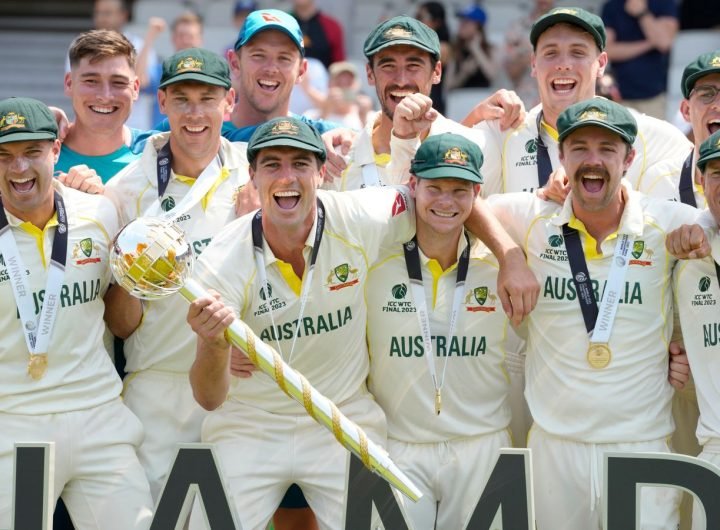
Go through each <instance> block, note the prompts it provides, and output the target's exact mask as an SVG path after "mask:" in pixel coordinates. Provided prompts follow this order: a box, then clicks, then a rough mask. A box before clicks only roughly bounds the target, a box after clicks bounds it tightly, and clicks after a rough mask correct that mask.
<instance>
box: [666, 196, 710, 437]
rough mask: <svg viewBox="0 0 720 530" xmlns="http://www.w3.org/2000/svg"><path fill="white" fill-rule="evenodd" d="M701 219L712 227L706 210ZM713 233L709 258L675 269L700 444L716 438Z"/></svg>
mask: <svg viewBox="0 0 720 530" xmlns="http://www.w3.org/2000/svg"><path fill="white" fill-rule="evenodd" d="M701 216H702V218H703V221H706V222H709V223H711V224H712V225H715V221H714V219H713V218H712V215H711V214H710V211H709V210H704V211H703V212H702V214H701ZM713 232H714V238H713V240H712V246H713V255H712V256H708V257H707V258H705V259H701V260H694V259H693V260H682V261H680V262H679V263H678V264H677V266H676V267H675V300H676V303H677V308H678V313H679V315H680V324H681V326H682V334H683V341H684V342H685V350H686V351H687V354H688V358H689V360H690V368H691V369H692V373H693V378H694V379H695V388H696V391H697V397H698V405H699V407H700V421H699V422H698V426H697V437H698V441H699V442H700V443H701V444H705V443H706V442H707V441H708V440H709V439H710V438H720V409H719V408H718V403H720V284H719V280H718V275H717V272H716V270H715V263H714V260H718V259H720V236H719V235H718V233H717V227H716V228H715V229H714V231H713Z"/></svg>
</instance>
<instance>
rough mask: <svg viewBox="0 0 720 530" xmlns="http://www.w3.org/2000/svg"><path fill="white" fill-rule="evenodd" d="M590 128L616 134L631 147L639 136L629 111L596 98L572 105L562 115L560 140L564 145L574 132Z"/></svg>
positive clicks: (606, 100)
mask: <svg viewBox="0 0 720 530" xmlns="http://www.w3.org/2000/svg"><path fill="white" fill-rule="evenodd" d="M588 126H595V127H602V128H603V129H607V130H608V131H610V132H614V133H615V134H617V135H618V136H620V138H622V139H623V140H625V141H626V142H627V143H628V144H630V145H632V144H633V143H635V137H636V136H637V122H636V121H635V118H633V115H632V114H630V111H629V110H627V109H626V108H625V107H623V106H622V105H620V104H619V103H615V102H614V101H610V100H609V99H605V98H602V97H595V98H592V99H587V100H585V101H580V102H579V103H575V104H573V105H570V106H569V107H568V108H566V109H565V110H564V111H562V112H561V113H560V116H559V117H558V120H557V130H558V133H559V135H558V140H559V141H560V142H561V143H562V141H563V140H564V139H565V138H567V137H568V135H570V133H572V132H573V131H575V130H577V129H580V128H581V127H588Z"/></svg>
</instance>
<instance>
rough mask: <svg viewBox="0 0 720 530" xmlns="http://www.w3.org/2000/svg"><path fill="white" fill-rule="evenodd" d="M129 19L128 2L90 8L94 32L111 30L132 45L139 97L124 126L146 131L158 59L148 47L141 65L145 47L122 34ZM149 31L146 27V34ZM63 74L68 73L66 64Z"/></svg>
mask: <svg viewBox="0 0 720 530" xmlns="http://www.w3.org/2000/svg"><path fill="white" fill-rule="evenodd" d="M129 19H130V6H129V3H128V2H127V0H95V4H94V5H93V25H94V26H95V29H111V30H115V31H117V32H119V33H122V34H124V35H125V36H126V37H127V39H128V40H129V41H130V42H132V44H133V46H135V50H136V51H137V53H138V66H137V69H136V71H137V75H138V79H139V80H140V89H141V92H140V97H139V98H138V100H137V101H136V102H135V105H134V106H133V111H132V113H131V114H130V118H129V119H128V122H127V125H128V126H129V127H133V128H136V129H149V128H150V125H151V123H150V120H151V117H152V105H153V102H154V101H155V91H154V90H152V88H151V87H150V84H151V78H152V73H153V72H154V71H155V69H156V68H157V64H158V58H157V54H156V53H155V52H154V51H153V49H152V46H151V45H150V44H148V46H149V48H148V50H147V52H146V53H147V59H146V60H145V62H143V63H141V62H140V56H141V55H142V53H143V48H144V45H145V42H144V40H143V39H142V37H140V36H138V35H135V34H133V33H129V32H127V31H125V26H126V25H127V23H128V21H129ZM151 30H152V28H151V27H148V32H150V31H151ZM65 70H66V71H68V72H69V71H70V64H69V63H68V64H67V66H66V68H65Z"/></svg>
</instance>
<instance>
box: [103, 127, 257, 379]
mask: <svg viewBox="0 0 720 530" xmlns="http://www.w3.org/2000/svg"><path fill="white" fill-rule="evenodd" d="M169 136H170V133H162V134H159V135H156V136H153V137H152V138H151V139H150V140H149V141H148V142H147V144H146V146H145V150H144V151H143V154H142V156H141V157H140V158H139V159H138V160H136V161H135V162H133V163H132V164H130V165H128V166H127V167H126V168H125V169H124V170H122V171H121V172H119V173H118V174H117V175H115V176H114V177H113V178H112V179H110V181H109V182H108V183H107V185H106V188H105V189H106V191H105V193H106V195H107V196H108V197H110V198H111V199H112V200H113V202H115V204H116V205H117V207H118V210H119V212H120V217H121V219H122V221H123V223H127V222H129V221H131V220H133V219H135V218H137V217H140V216H142V215H145V214H146V212H147V211H148V209H149V208H151V207H152V208H155V209H156V207H157V202H158V187H157V186H158V183H157V156H158V151H159V150H160V148H162V146H163V145H165V144H166V143H167V142H168V140H169ZM246 148H247V144H246V143H239V142H229V141H227V140H226V139H224V138H221V152H222V154H223V159H224V167H223V170H222V172H221V174H220V175H218V176H217V180H216V181H215V183H214V184H213V186H212V188H210V191H208V193H207V194H206V195H205V197H203V199H202V200H201V201H200V202H199V203H197V204H195V205H194V206H193V207H192V208H191V209H190V210H188V211H187V212H185V213H184V214H182V215H181V216H180V218H179V219H178V223H179V225H180V228H182V229H183V230H184V231H185V235H186V237H187V240H188V242H189V243H190V245H191V246H192V248H193V251H194V252H195V255H196V256H199V255H200V253H202V251H203V250H204V249H205V248H206V247H207V246H208V245H209V244H210V241H211V240H212V238H213V236H214V235H215V234H217V233H218V232H219V231H220V229H221V228H222V227H224V226H225V225H226V224H228V223H229V222H230V221H232V220H234V219H235V196H236V194H237V191H238V189H239V188H240V187H242V186H243V185H245V184H246V183H247V182H248V180H249V176H248V162H247V157H246V155H245V152H246ZM193 185H195V179H192V178H188V177H184V176H179V175H176V174H175V173H174V172H171V178H170V182H169V183H168V186H167V189H166V190H165V193H164V195H163V198H162V201H161V202H160V208H159V209H157V211H160V210H162V211H168V210H171V209H172V208H173V207H175V206H176V205H178V204H180V201H182V199H183V198H184V197H185V196H186V195H187V194H188V193H190V190H191V188H192V186H193ZM186 307H187V302H186V301H185V300H184V299H183V298H182V296H180V295H179V294H174V295H171V296H169V297H167V298H163V299H160V300H153V301H145V302H143V317H142V322H141V323H140V326H139V327H138V328H137V329H136V330H135V331H134V332H133V334H132V335H130V337H128V338H127V339H126V340H125V356H126V358H127V365H126V370H127V371H128V372H137V371H140V370H146V369H153V370H163V371H168V372H178V373H187V372H188V371H189V370H190V366H192V363H193V361H194V359H195V348H196V345H197V338H196V335H195V334H194V333H193V332H192V330H191V329H190V326H188V325H187V322H186V321H185V316H186Z"/></svg>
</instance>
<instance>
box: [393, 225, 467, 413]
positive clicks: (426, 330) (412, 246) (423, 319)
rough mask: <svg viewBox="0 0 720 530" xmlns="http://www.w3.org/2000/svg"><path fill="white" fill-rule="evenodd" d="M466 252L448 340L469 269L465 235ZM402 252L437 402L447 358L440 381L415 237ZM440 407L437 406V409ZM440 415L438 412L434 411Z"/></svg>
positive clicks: (462, 257)
mask: <svg viewBox="0 0 720 530" xmlns="http://www.w3.org/2000/svg"><path fill="white" fill-rule="evenodd" d="M465 243H466V244H465V249H464V250H463V252H462V254H461V255H460V259H459V260H458V265H457V276H456V278H455V294H454V296H453V303H452V310H451V312H450V325H449V327H448V334H447V338H448V340H451V339H452V336H453V335H454V333H455V328H456V326H457V318H458V311H459V309H460V301H461V300H462V297H463V291H464V287H465V280H466V278H467V273H468V267H469V265H470V240H469V238H468V235H467V234H465ZM403 250H404V251H405V266H406V268H407V272H408V277H409V278H410V289H411V291H412V297H413V301H414V302H415V308H416V310H417V317H418V322H419V323H420V331H421V333H422V338H423V344H424V346H425V359H426V360H427V365H428V370H429V372H430V377H431V378H432V382H433V387H434V388H435V396H436V399H437V398H439V396H440V392H441V390H442V387H443V384H444V383H445V370H446V369H447V362H448V357H445V362H444V363H443V369H442V373H441V374H440V378H438V376H437V371H436V370H435V356H434V353H433V347H432V338H431V337H432V335H431V331H430V317H429V316H428V308H427V302H426V300H425V288H424V287H423V279H422V268H421V266H420V252H419V250H418V244H417V236H416V237H414V238H413V239H412V240H411V241H408V242H407V243H405V244H404V245H403ZM438 405H439V404H438V403H436V407H437V406H438ZM436 413H437V414H440V411H439V410H436Z"/></svg>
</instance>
